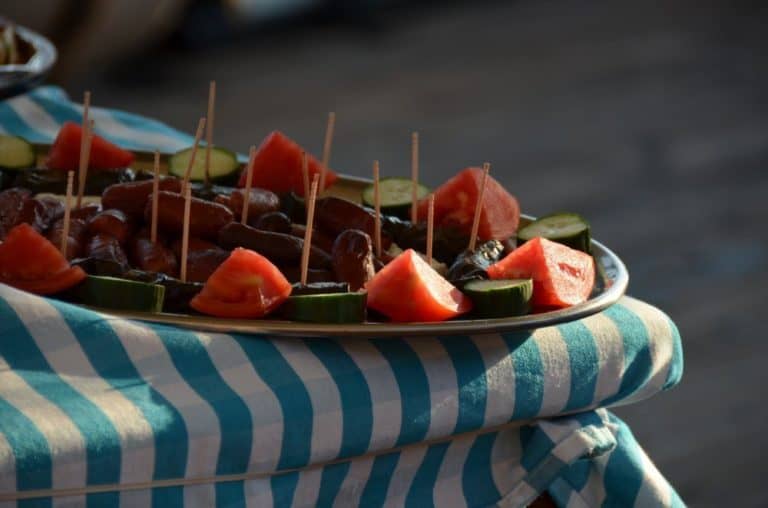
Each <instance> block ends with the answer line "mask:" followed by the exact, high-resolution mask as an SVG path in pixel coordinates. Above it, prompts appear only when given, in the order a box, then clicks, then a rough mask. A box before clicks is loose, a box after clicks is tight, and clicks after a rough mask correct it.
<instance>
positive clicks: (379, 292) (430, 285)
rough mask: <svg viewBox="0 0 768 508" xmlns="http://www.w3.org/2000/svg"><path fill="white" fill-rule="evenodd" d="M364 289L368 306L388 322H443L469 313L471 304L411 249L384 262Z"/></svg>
mask: <svg viewBox="0 0 768 508" xmlns="http://www.w3.org/2000/svg"><path fill="white" fill-rule="evenodd" d="M365 287H366V289H367V290H368V306H369V307H371V308H372V309H375V310H377V311H379V312H381V313H382V314H384V315H386V316H387V317H389V318H390V319H391V320H392V321H400V322H418V321H421V322H425V321H445V320H446V319H451V318H453V317H456V316H458V315H460V314H463V313H465V312H469V311H470V310H472V301H471V300H470V299H469V298H467V297H466V296H464V294H463V293H462V292H461V291H459V290H458V289H456V287H455V286H454V285H453V284H451V283H450V282H448V281H447V280H445V279H444V278H443V277H442V276H441V275H440V274H439V273H437V272H436V271H435V270H434V269H433V268H432V267H431V266H429V265H428V264H427V262H426V261H424V260H423V259H422V258H421V256H419V255H418V254H417V253H416V252H415V251H414V250H413V249H408V250H406V251H405V252H403V253H402V254H400V255H399V256H397V257H396V258H395V259H393V260H392V261H390V262H389V263H387V265H386V266H385V267H384V268H382V269H381V270H380V271H379V272H378V273H377V274H376V275H375V276H374V277H373V279H371V280H370V281H368V283H367V284H366V286H365Z"/></svg>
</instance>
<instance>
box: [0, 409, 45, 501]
mask: <svg viewBox="0 0 768 508" xmlns="http://www.w3.org/2000/svg"><path fill="white" fill-rule="evenodd" d="M0 415H2V418H0V433H2V434H3V436H5V439H6V441H8V445H9V446H10V447H11V450H12V451H13V456H14V458H15V460H16V489H17V490H19V491H20V492H21V491H25V490H38V489H50V488H51V486H52V485H53V479H52V467H53V464H52V460H51V449H50V446H49V445H48V440H46V439H45V436H44V435H43V434H42V432H40V430H39V429H38V428H37V426H36V425H35V424H34V422H33V421H32V420H30V419H29V418H27V417H26V416H25V415H24V414H23V413H22V412H21V411H19V410H18V409H16V408H15V407H14V406H13V405H12V404H9V403H8V402H6V401H5V400H4V399H3V398H1V397H0Z"/></svg>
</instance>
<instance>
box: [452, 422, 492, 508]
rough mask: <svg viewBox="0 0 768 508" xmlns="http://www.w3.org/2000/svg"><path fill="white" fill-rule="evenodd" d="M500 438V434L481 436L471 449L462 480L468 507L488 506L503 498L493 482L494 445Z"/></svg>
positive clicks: (490, 433)
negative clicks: (492, 456)
mask: <svg viewBox="0 0 768 508" xmlns="http://www.w3.org/2000/svg"><path fill="white" fill-rule="evenodd" d="M498 437H499V433H498V432H489V433H487V434H481V435H479V436H477V438H476V439H475V442H474V443H473V444H472V447H471V448H470V449H469V454H468V455H467V460H466V462H465V463H464V474H463V475H462V478H461V485H462V490H463V492H464V499H465V501H466V502H467V506H488V505H490V504H491V503H495V502H496V501H498V500H499V498H501V493H500V492H499V490H498V488H497V486H496V482H495V481H494V480H493V469H492V464H493V460H492V458H491V455H492V453H493V445H494V444H495V443H496V439H497V438H498Z"/></svg>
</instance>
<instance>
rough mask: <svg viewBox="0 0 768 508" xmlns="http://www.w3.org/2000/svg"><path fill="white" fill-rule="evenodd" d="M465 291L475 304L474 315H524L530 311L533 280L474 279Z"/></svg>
mask: <svg viewBox="0 0 768 508" xmlns="http://www.w3.org/2000/svg"><path fill="white" fill-rule="evenodd" d="M463 291H464V293H465V294H466V295H467V296H468V297H469V298H470V299H471V300H472V303H473V304H474V308H473V309H472V313H473V316H474V317H477V318H481V319H490V318H503V317H512V316H522V315H524V314H528V312H529V311H530V301H531V296H533V280H531V279H496V280H473V281H470V282H468V283H467V284H466V285H465V286H464V289H463Z"/></svg>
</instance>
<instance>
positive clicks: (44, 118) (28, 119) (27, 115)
mask: <svg viewBox="0 0 768 508" xmlns="http://www.w3.org/2000/svg"><path fill="white" fill-rule="evenodd" d="M7 104H8V105H9V106H10V107H11V108H12V109H13V110H14V111H15V112H16V114H17V115H19V117H20V118H21V120H22V121H23V122H24V123H25V124H27V125H28V126H29V127H30V128H31V129H32V130H36V131H38V132H39V133H41V134H43V135H45V136H47V137H50V138H51V139H53V138H55V137H56V134H58V132H59V124H58V122H56V120H54V118H53V117H52V116H51V115H49V114H48V112H47V111H46V110H45V109H44V108H43V107H42V106H40V105H39V104H38V103H36V102H35V101H33V100H32V99H30V98H29V97H27V96H25V95H20V96H18V97H14V98H13V99H9V100H8V101H7Z"/></svg>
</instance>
